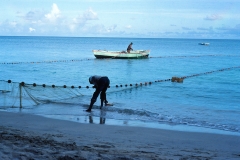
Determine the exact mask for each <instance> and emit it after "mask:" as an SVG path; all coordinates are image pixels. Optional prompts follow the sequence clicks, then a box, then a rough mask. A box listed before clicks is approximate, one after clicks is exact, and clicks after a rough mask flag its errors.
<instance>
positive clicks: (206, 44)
mask: <svg viewBox="0 0 240 160" xmlns="http://www.w3.org/2000/svg"><path fill="white" fill-rule="evenodd" d="M198 44H199V45H205V46H208V45H209V44H210V43H198Z"/></svg>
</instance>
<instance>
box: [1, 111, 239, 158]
mask: <svg viewBox="0 0 240 160" xmlns="http://www.w3.org/2000/svg"><path fill="white" fill-rule="evenodd" d="M0 159H4V160H5V159H6V160H7V159H15V160H18V159H64V160H68V159H89V160H91V159H93V160H95V159H104V160H108V159H109V160H112V159H114V160H131V159H144V160H145V159H224V160H225V159H240V136H233V135H221V134H210V133H194V132H181V131H170V130H161V129H152V128H141V127H127V126H108V125H100V124H81V123H77V122H70V121H64V120H56V119H50V118H44V117H41V116H36V115H29V114H23V113H9V112H0Z"/></svg>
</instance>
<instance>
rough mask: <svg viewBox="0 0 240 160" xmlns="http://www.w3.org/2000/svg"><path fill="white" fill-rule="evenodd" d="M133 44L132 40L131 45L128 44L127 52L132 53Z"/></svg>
mask: <svg viewBox="0 0 240 160" xmlns="http://www.w3.org/2000/svg"><path fill="white" fill-rule="evenodd" d="M132 45H133V43H132V42H131V43H130V44H129V45H128V48H127V52H128V53H130V51H132V50H133V49H132Z"/></svg>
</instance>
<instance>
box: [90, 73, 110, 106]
mask: <svg viewBox="0 0 240 160" xmlns="http://www.w3.org/2000/svg"><path fill="white" fill-rule="evenodd" d="M109 84H110V80H109V79H108V77H102V78H100V79H99V81H98V86H97V88H96V90H95V92H94V93H93V96H92V99H91V102H93V103H95V102H96V100H97V98H98V95H99V94H100V93H101V95H100V99H101V101H107V98H106V91H107V89H108V86H109Z"/></svg>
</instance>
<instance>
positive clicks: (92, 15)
mask: <svg viewBox="0 0 240 160" xmlns="http://www.w3.org/2000/svg"><path fill="white" fill-rule="evenodd" d="M91 20H98V15H97V13H96V12H94V11H93V10H92V9H91V8H89V9H88V10H86V11H85V12H84V13H83V14H81V15H79V16H78V17H77V18H73V20H72V23H71V24H69V28H70V30H71V31H72V32H73V31H75V30H76V29H78V28H79V27H84V26H85V25H86V24H87V22H88V21H91Z"/></svg>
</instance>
